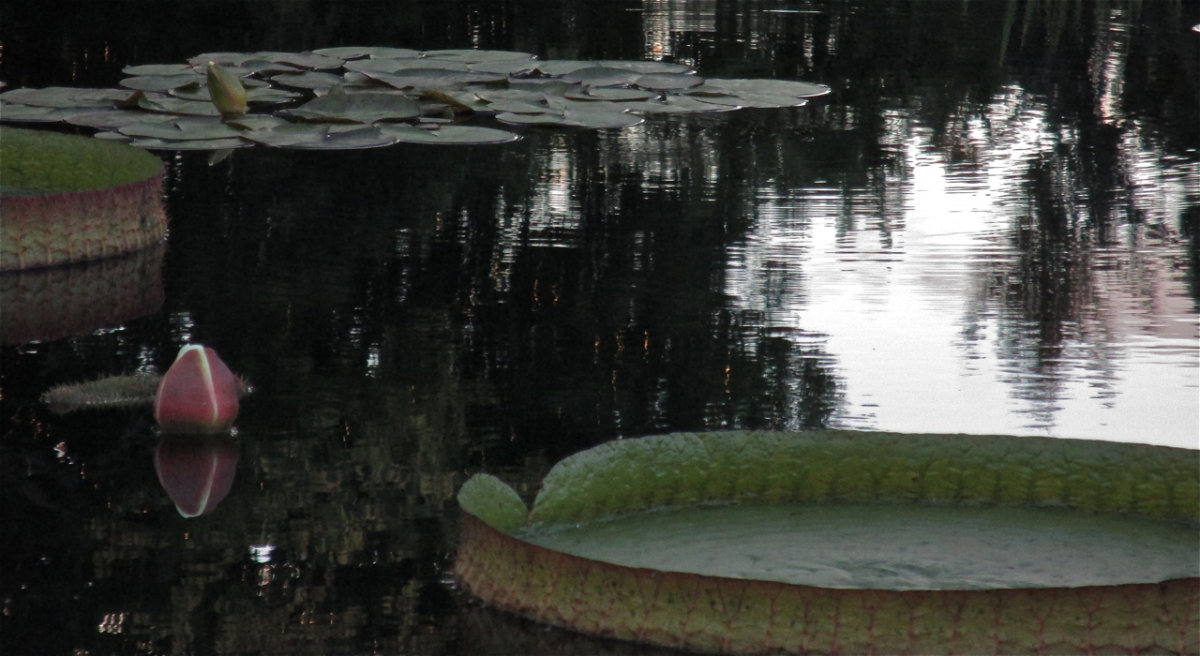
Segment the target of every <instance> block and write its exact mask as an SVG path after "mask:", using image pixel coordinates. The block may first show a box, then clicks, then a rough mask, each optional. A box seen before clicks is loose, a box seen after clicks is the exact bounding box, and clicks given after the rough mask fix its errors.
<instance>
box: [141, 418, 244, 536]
mask: <svg viewBox="0 0 1200 656" xmlns="http://www.w3.org/2000/svg"><path fill="white" fill-rule="evenodd" d="M238 457H239V454H238V449H237V445H236V444H234V442H233V440H232V439H230V438H229V437H228V436H224V435H197V436H185V435H167V436H164V437H163V439H162V441H161V442H159V444H158V446H156V447H155V448H154V470H155V471H157V472H158V482H159V483H162V486H163V489H164V490H166V491H167V496H169V497H171V501H173V502H174V503H175V508H176V509H177V510H179V514H180V515H183V516H184V517H197V516H199V515H207V514H208V513H211V512H212V511H213V510H215V509H216V507H217V504H218V503H220V502H221V500H222V499H224V498H225V495H227V494H229V489H230V488H231V487H233V477H234V474H235V473H236V472H237V463H238Z"/></svg>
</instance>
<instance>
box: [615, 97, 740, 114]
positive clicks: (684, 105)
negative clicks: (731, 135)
mask: <svg viewBox="0 0 1200 656" xmlns="http://www.w3.org/2000/svg"><path fill="white" fill-rule="evenodd" d="M618 104H620V105H621V106H622V107H623V108H624V109H625V110H626V111H629V112H633V113H634V114H696V113H704V112H728V111H733V110H735V109H737V106H736V105H718V104H713V103H705V102H701V101H699V100H697V99H695V98H692V97H689V96H674V95H669V96H666V97H665V98H663V99H662V100H657V101H655V100H646V101H642V102H628V103H618Z"/></svg>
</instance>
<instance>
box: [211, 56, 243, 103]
mask: <svg viewBox="0 0 1200 656" xmlns="http://www.w3.org/2000/svg"><path fill="white" fill-rule="evenodd" d="M208 95H209V96H211V97H212V103H213V106H215V107H216V108H217V110H218V111H220V112H221V113H222V114H245V113H246V87H244V86H242V82H241V80H239V79H238V78H237V76H235V75H233V74H231V73H230V72H229V71H226V70H225V69H224V68H222V67H221V65H220V64H217V63H215V62H208Z"/></svg>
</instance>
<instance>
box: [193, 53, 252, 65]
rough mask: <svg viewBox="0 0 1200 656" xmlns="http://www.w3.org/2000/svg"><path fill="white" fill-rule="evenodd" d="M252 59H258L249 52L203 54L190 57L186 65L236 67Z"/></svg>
mask: <svg viewBox="0 0 1200 656" xmlns="http://www.w3.org/2000/svg"><path fill="white" fill-rule="evenodd" d="M253 59H258V57H257V56H256V55H255V54H254V53H251V52H205V53H202V54H199V55H196V56H195V57H192V58H191V59H189V60H188V63H189V64H191V65H193V66H207V65H208V62H213V63H216V64H221V65H222V66H238V65H239V64H241V63H243V62H248V61H251V60H253Z"/></svg>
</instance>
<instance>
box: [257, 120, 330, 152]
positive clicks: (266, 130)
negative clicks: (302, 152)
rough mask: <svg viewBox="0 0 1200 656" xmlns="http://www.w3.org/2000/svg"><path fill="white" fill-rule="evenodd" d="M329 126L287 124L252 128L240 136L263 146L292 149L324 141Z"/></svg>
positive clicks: (320, 124) (322, 124)
mask: <svg viewBox="0 0 1200 656" xmlns="http://www.w3.org/2000/svg"><path fill="white" fill-rule="evenodd" d="M328 133H329V126H328V125H327V124H324V123H287V122H284V123H283V124H282V125H274V126H260V127H254V128H252V129H250V130H247V131H246V132H243V133H242V134H241V136H242V137H243V138H245V139H249V140H251V141H254V142H256V143H260V144H263V145H264V146H274V147H276V148H294V147H296V146H300V145H304V144H312V143H317V142H320V141H324V140H325V135H326V134H328Z"/></svg>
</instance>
